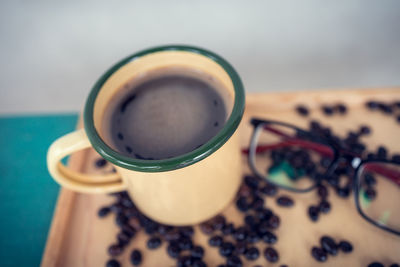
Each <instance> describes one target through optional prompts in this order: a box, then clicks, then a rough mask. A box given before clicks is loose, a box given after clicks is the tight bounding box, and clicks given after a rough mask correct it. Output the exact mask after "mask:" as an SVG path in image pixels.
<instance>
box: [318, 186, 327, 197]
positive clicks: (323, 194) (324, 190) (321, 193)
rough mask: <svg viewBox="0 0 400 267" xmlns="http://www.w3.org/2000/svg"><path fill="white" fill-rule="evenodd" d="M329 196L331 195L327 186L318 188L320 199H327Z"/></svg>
mask: <svg viewBox="0 0 400 267" xmlns="http://www.w3.org/2000/svg"><path fill="white" fill-rule="evenodd" d="M328 194H329V192H328V189H327V188H326V186H324V185H319V186H318V196H319V197H320V198H323V199H325V198H327V197H328Z"/></svg>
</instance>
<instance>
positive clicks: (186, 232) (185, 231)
mask: <svg viewBox="0 0 400 267" xmlns="http://www.w3.org/2000/svg"><path fill="white" fill-rule="evenodd" d="M179 232H180V233H181V235H183V236H186V237H189V238H190V237H192V236H193V234H194V229H193V227H192V226H185V227H180V229H179Z"/></svg>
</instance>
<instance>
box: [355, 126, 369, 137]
mask: <svg viewBox="0 0 400 267" xmlns="http://www.w3.org/2000/svg"><path fill="white" fill-rule="evenodd" d="M358 133H359V134H362V135H369V134H370V133H371V128H370V127H369V126H367V125H362V126H361V127H360V130H359V131H358Z"/></svg>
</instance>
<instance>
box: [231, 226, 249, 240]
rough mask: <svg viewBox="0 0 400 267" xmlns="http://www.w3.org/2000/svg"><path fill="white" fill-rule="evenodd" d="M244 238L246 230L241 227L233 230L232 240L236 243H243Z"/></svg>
mask: <svg viewBox="0 0 400 267" xmlns="http://www.w3.org/2000/svg"><path fill="white" fill-rule="evenodd" d="M246 237H247V230H246V228H245V227H243V226H241V227H239V228H237V229H236V230H235V232H234V233H233V238H234V239H235V240H236V241H243V240H245V239H246Z"/></svg>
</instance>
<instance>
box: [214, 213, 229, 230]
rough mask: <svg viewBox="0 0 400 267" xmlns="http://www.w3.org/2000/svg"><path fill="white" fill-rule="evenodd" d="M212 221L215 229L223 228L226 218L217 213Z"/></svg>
mask: <svg viewBox="0 0 400 267" xmlns="http://www.w3.org/2000/svg"><path fill="white" fill-rule="evenodd" d="M211 222H212V224H213V227H214V229H215V230H221V229H222V228H223V227H224V225H225V222H226V220H225V217H224V216H222V215H217V216H216V217H214V218H213V219H211Z"/></svg>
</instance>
